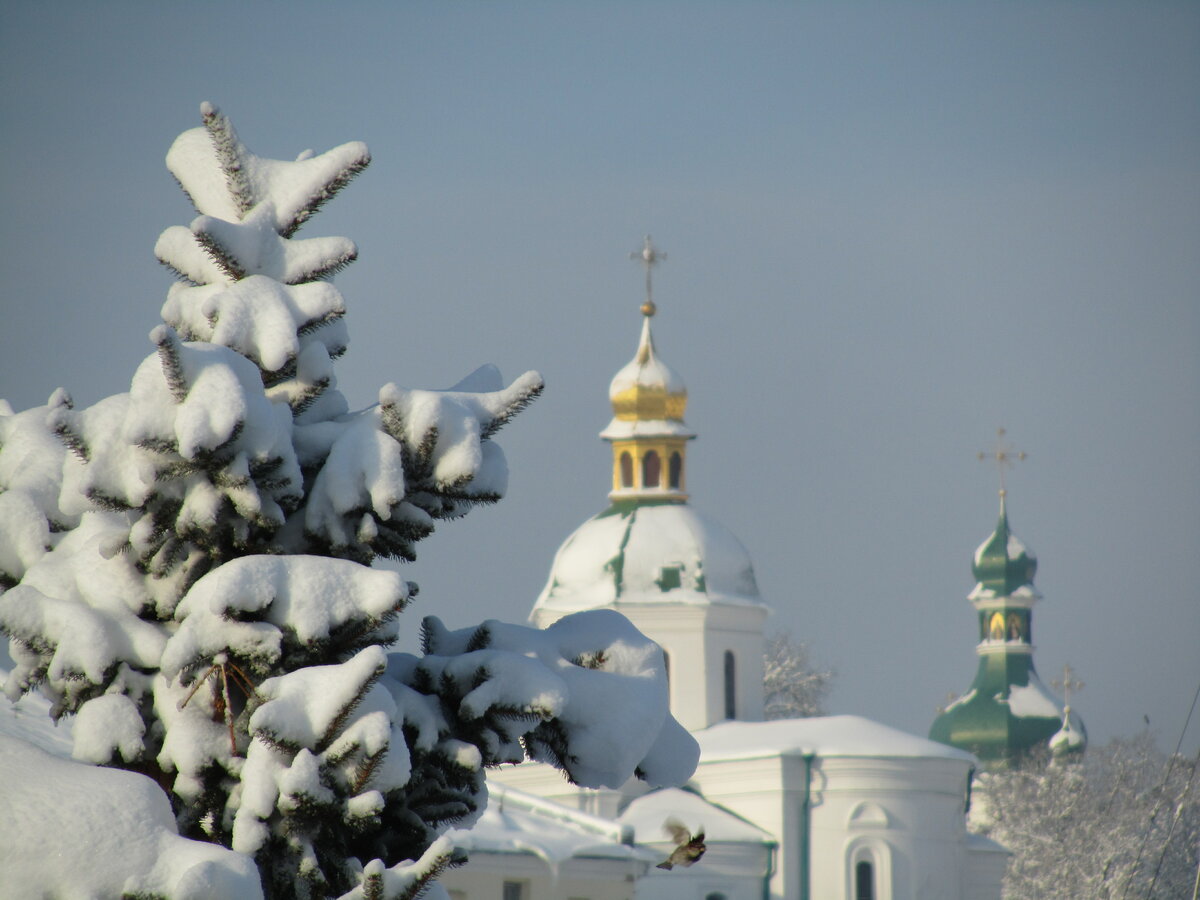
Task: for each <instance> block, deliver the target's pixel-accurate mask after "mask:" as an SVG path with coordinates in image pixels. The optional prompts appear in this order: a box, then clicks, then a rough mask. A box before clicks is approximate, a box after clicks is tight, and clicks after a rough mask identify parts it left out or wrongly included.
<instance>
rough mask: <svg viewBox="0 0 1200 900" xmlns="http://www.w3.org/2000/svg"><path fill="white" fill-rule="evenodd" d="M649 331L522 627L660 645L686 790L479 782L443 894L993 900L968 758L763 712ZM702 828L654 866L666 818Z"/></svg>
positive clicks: (530, 769)
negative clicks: (609, 620) (473, 818)
mask: <svg viewBox="0 0 1200 900" xmlns="http://www.w3.org/2000/svg"><path fill="white" fill-rule="evenodd" d="M640 256H641V259H642V261H643V262H644V263H645V265H646V267H647V297H646V302H645V304H644V305H643V306H642V310H641V311H642V314H643V321H642V332H641V338H640V341H639V343H638V348H637V353H636V355H635V356H634V358H633V360H632V361H631V362H630V363H629V364H628V365H626V366H625V367H624V368H623V369H621V370H620V371H619V372H618V373H617V374H616V377H615V378H613V381H612V384H611V385H610V387H609V398H610V400H611V401H612V407H613V419H612V421H611V422H610V423H609V424H608V427H606V428H605V429H604V431H603V432H601V437H602V438H603V439H604V440H606V441H608V442H609V443H610V444H611V445H612V451H613V469H612V490H611V492H610V493H609V500H610V505H609V507H608V508H607V509H606V510H604V512H602V513H600V514H599V515H597V516H594V517H593V518H591V519H589V520H588V521H586V522H584V523H583V525H581V526H580V527H579V528H578V529H577V530H576V531H575V532H574V534H572V535H571V536H570V537H568V538H567V539H566V541H565V542H564V543H563V544H562V546H561V547H560V548H559V550H558V554H557V555H556V557H555V559H554V563H553V566H552V568H551V571H550V577H549V579H548V580H547V583H546V587H545V589H544V590H543V591H542V593H541V596H540V597H539V598H538V599H537V602H536V603H535V604H534V607H533V610H532V613H531V615H530V618H531V620H532V621H533V622H534V623H535V624H536V625H538V626H540V627H545V626H547V625H549V624H550V623H552V622H554V621H555V620H557V619H558V618H560V617H562V616H564V615H567V614H569V613H573V612H577V611H580V610H586V609H615V610H617V611H619V612H621V613H623V614H624V615H625V616H627V617H628V618H629V619H630V620H631V621H632V622H633V623H634V624H635V625H636V626H637V627H638V628H639V629H640V630H641V631H642V632H643V633H645V634H646V635H648V636H650V637H651V638H653V639H654V640H655V641H656V642H658V643H659V644H660V645H661V646H662V648H663V651H664V654H665V656H666V658H667V661H668V670H669V672H670V674H671V675H672V676H674V677H672V678H671V709H672V712H673V713H674V715H675V717H676V718H677V719H678V720H679V721H680V722H681V723H682V724H683V725H684V726H685V727H686V728H688V729H689V730H690V731H691V732H692V734H693V735H694V736H695V738H696V740H697V741H698V742H699V744H700V748H701V755H700V762H699V765H698V767H697V769H696V772H695V775H694V776H693V778H692V780H691V781H690V782H689V784H688V785H687V786H686V788H685V789H682V790H681V789H674V788H672V789H661V790H652V789H650V788H648V787H647V786H646V785H645V784H644V783H642V782H638V781H631V782H629V783H627V784H625V785H623V786H621V787H619V788H615V789H601V790H592V789H580V788H577V787H574V786H573V785H571V784H569V783H568V782H567V781H566V780H564V778H563V776H562V774H561V773H560V772H558V771H557V770H555V769H552V768H550V767H548V766H545V765H541V764H531V763H526V764H522V765H519V766H510V767H504V768H502V769H500V770H498V771H496V772H495V773H493V776H492V778H491V779H490V789H491V800H490V804H489V807H488V809H487V811H486V813H485V814H484V816H483V817H482V819H481V820H480V822H479V823H478V824H477V825H476V826H475V827H474V828H473V829H472V830H470V831H462V832H457V833H456V837H457V841H458V843H459V845H460V846H461V847H462V848H463V849H465V850H467V851H468V852H469V855H470V862H469V863H468V864H467V865H466V866H464V867H462V868H459V869H454V870H451V871H450V872H447V873H446V874H445V875H444V876H443V878H442V884H443V886H444V887H445V888H447V889H448V890H449V892H450V896H451V898H452V900H484V898H487V900H632V898H639V900H648V898H655V900H999V897H1000V894H1001V882H1002V880H1003V877H1004V871H1005V868H1006V865H1007V862H1008V853H1007V851H1006V850H1005V849H1004V848H1003V847H1001V846H1000V845H998V844H996V843H995V842H993V841H990V840H988V839H986V838H983V837H980V836H978V835H973V834H971V833H969V832H968V830H967V809H968V807H969V803H970V784H971V779H972V774H973V772H974V770H975V767H976V765H977V761H976V759H975V757H974V756H972V755H971V754H970V753H967V752H965V751H963V750H959V749H956V748H954V747H951V746H947V745H946V744H942V743H936V742H934V741H931V740H927V739H925V738H922V737H916V736H913V735H910V734H906V733H904V732H901V731H898V730H896V729H893V728H890V727H888V726H885V725H882V724H879V723H877V722H873V721H870V720H868V719H864V718H860V717H858V716H830V717H821V718H807V719H789V720H777V721H770V722H767V721H763V690H762V683H763V651H764V634H763V628H764V623H765V620H766V618H767V615H768V613H769V608H768V607H767V605H766V603H765V602H764V601H763V599H762V597H761V596H760V595H759V593H758V588H757V586H756V583H755V577H754V570H753V568H752V566H751V563H750V557H749V555H748V554H747V552H746V550H745V548H744V547H743V546H742V544H741V543H740V542H739V541H738V539H737V538H736V537H735V536H734V535H733V534H731V533H730V532H729V531H728V530H727V529H726V528H724V527H723V526H722V525H721V524H720V523H719V522H717V521H716V520H714V519H712V518H711V517H709V516H707V515H705V514H703V513H701V512H699V511H698V510H696V509H695V508H694V507H692V506H690V505H689V503H688V493H687V445H688V442H689V441H690V440H691V439H692V438H694V437H695V435H694V433H693V432H691V431H690V430H689V429H688V427H687V425H685V424H684V418H683V417H684V411H685V407H686V405H687V390H686V388H685V386H684V384H683V382H682V381H681V380H680V378H679V376H678V375H676V374H675V373H674V372H673V371H672V370H671V369H670V368H668V367H667V366H666V364H664V363H663V362H662V361H661V360H660V359H659V358H658V355H657V353H656V351H655V346H654V339H653V336H652V334H651V327H650V326H651V320H652V318H653V316H654V314H655V306H654V302H653V300H652V298H651V295H650V268H651V266H653V264H654V263H655V261H656V260H657V258H658V255H657V253H656V251H655V249H654V247H653V245H652V244H651V243H650V240H649V238H647V239H646V245H645V248H644V249H643V251H642V253H641V254H640ZM671 819H674V820H677V821H678V822H681V823H683V825H685V826H686V827H687V828H688V829H689V831H690V833H691V834H698V833H699V832H703V834H704V841H705V845H706V848H707V850H706V852H705V854H704V855H703V857H701V858H700V859H699V860H698V861H697V862H695V864H693V865H691V866H687V867H683V866H676V867H674V868H673V869H671V870H667V869H663V868H659V867H658V865H657V864H658V863H661V862H663V861H664V860H665V859H666V858H667V857H668V855H669V854H670V853H671V851H672V850H673V849H674V848H675V843H674V841H672V839H671V838H670V837H669V836H668V834H667V832H666V831H665V830H664V827H663V826H664V823H665V822H667V821H668V820H671Z"/></svg>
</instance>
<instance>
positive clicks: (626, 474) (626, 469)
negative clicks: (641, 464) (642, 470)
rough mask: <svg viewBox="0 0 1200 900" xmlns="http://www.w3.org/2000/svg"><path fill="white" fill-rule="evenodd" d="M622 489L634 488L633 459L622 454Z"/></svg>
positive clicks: (626, 454)
mask: <svg viewBox="0 0 1200 900" xmlns="http://www.w3.org/2000/svg"><path fill="white" fill-rule="evenodd" d="M621 487H633V457H632V456H630V455H629V454H628V453H622V454H621Z"/></svg>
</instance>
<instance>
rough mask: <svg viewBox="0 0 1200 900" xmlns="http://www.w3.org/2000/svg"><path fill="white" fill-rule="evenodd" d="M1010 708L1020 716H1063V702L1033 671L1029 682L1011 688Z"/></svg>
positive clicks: (1051, 717) (1054, 717)
mask: <svg viewBox="0 0 1200 900" xmlns="http://www.w3.org/2000/svg"><path fill="white" fill-rule="evenodd" d="M1008 709H1009V711H1010V712H1011V713H1012V714H1013V715H1014V716H1018V717H1020V718H1035V719H1037V718H1040V719H1057V718H1059V717H1061V716H1062V704H1061V703H1059V701H1058V698H1057V697H1055V696H1054V695H1053V694H1052V693H1050V690H1049V688H1047V687H1046V686H1045V685H1044V684H1042V681H1041V679H1040V678H1038V677H1037V675H1036V674H1035V673H1033V672H1031V673H1030V675H1029V684H1027V685H1024V686H1022V685H1013V686H1012V687H1011V688H1010V689H1009V691H1008Z"/></svg>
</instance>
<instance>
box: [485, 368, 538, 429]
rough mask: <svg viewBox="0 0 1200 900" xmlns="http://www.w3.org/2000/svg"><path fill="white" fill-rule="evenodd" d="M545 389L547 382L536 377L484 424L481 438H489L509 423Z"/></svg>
mask: <svg viewBox="0 0 1200 900" xmlns="http://www.w3.org/2000/svg"><path fill="white" fill-rule="evenodd" d="M545 389H546V384H545V382H543V381H542V379H541V378H540V377H539V378H537V379H536V381H533V382H532V383H530V384H529V385H528V386H527V387H525V388H524V389H523V390H521V391H519V392H518V393H517V394H516V396H514V397H513V399H512V400H511V401H509V403H508V405H507V406H506V407H505V408H504V410H503V411H501V412H500V413H499V414H498V415H496V416H494V417H493V418H492V419H491V420H490V421H488V422H486V423H485V424H484V425H483V428H482V430H481V432H480V438H481V439H482V440H487V439H488V438H490V437H491V436H492V435H493V434H495V433H496V432H497V431H499V430H500V429H501V428H503V427H504V426H505V425H507V424H508V422H509V421H510V420H511V419H512V418H513V416H515V415H517V413H519V412H521V411H522V410H523V409H525V407H527V406H529V404H530V403H532V402H533V401H534V400H536V399H537V398H538V397H540V396H541V395H542V391H544V390H545Z"/></svg>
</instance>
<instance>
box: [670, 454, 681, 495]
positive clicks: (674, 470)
mask: <svg viewBox="0 0 1200 900" xmlns="http://www.w3.org/2000/svg"><path fill="white" fill-rule="evenodd" d="M682 477H683V457H682V456H680V454H679V451H678V450H676V451H675V452H674V453H672V454H671V462H670V463H669V464H668V465H667V484H668V485H669V486H670V488H671V490H673V491H677V490H679V484H680V482H681V481H682Z"/></svg>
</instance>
